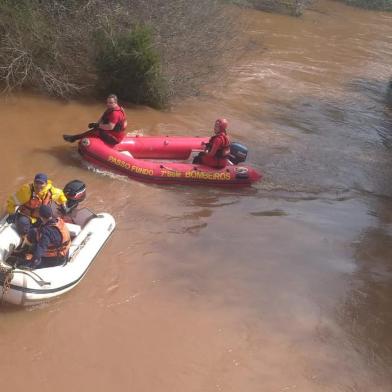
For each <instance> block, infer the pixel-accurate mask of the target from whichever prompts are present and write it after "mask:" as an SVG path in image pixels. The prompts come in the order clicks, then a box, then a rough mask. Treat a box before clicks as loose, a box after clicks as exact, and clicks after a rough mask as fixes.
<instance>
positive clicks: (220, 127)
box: [214, 118, 229, 132]
mask: <svg viewBox="0 0 392 392" xmlns="http://www.w3.org/2000/svg"><path fill="white" fill-rule="evenodd" d="M228 126H229V122H228V121H227V120H226V119H225V118H218V119H217V120H216V121H215V125H214V130H215V131H216V132H226V130H227V128H228Z"/></svg>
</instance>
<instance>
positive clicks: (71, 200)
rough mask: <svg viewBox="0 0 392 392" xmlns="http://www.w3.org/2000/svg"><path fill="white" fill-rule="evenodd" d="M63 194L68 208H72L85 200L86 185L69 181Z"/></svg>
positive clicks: (76, 181) (77, 181)
mask: <svg viewBox="0 0 392 392" xmlns="http://www.w3.org/2000/svg"><path fill="white" fill-rule="evenodd" d="M63 192H64V195H65V196H66V198H67V200H68V202H67V205H68V207H72V206H74V205H77V204H78V203H80V202H81V201H83V200H84V199H85V198H86V184H85V183H84V182H82V181H79V180H73V181H70V182H69V183H68V184H67V185H66V186H65V187H64V189H63Z"/></svg>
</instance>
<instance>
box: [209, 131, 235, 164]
mask: <svg viewBox="0 0 392 392" xmlns="http://www.w3.org/2000/svg"><path fill="white" fill-rule="evenodd" d="M217 139H220V140H221V147H220V148H219V149H218V150H217V152H216V154H215V158H218V159H221V158H226V157H227V156H228V155H229V153H230V140H229V138H228V136H227V135H226V133H225V132H220V133H218V134H217V135H214V136H212V137H211V138H210V140H209V142H208V148H207V149H208V151H210V150H211V148H212V145H213V144H214V142H215V140H217Z"/></svg>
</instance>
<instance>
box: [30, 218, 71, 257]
mask: <svg viewBox="0 0 392 392" xmlns="http://www.w3.org/2000/svg"><path fill="white" fill-rule="evenodd" d="M45 226H52V227H55V228H56V229H57V230H58V231H59V232H60V234H61V244H60V245H55V244H49V246H48V248H47V249H46V252H45V253H44V254H43V257H65V256H66V255H67V254H68V250H69V248H70V246H71V236H70V234H69V230H68V229H67V227H66V226H65V222H64V221H63V220H62V219H61V218H55V219H51V220H50V221H48V222H47V223H45ZM37 237H38V238H37V241H39V240H40V237H41V235H40V233H38V235H37Z"/></svg>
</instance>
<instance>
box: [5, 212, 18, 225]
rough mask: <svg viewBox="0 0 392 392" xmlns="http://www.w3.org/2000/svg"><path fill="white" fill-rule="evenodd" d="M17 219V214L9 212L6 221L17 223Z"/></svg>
mask: <svg viewBox="0 0 392 392" xmlns="http://www.w3.org/2000/svg"><path fill="white" fill-rule="evenodd" d="M15 220H16V214H9V215H8V216H7V219H6V222H7V223H15Z"/></svg>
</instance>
